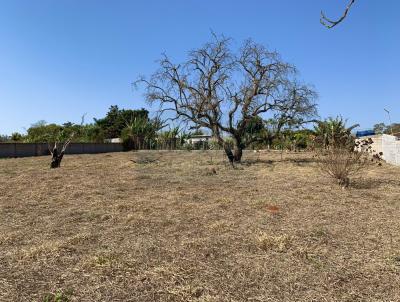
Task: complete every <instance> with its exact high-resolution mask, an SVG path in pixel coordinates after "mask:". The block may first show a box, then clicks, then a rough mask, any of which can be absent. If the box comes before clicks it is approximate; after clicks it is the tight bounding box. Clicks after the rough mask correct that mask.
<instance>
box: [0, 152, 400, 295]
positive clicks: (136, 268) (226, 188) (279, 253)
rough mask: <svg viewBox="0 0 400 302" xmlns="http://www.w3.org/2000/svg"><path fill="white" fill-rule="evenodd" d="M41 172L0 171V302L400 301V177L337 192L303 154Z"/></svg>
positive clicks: (35, 167)
mask: <svg viewBox="0 0 400 302" xmlns="http://www.w3.org/2000/svg"><path fill="white" fill-rule="evenodd" d="M257 159H258V160H257ZM49 162H50V159H49V158H48V157H37V158H22V159H3V160H0V191H1V194H0V301H53V300H55V298H56V297H55V296H57V299H58V300H57V301H107V302H108V301H140V302H145V301H203V302H205V301H208V302H211V301H215V302H217V301H291V302H292V301H308V302H309V301H318V302H320V301H349V302H353V301H400V168H396V167H392V166H388V165H383V166H381V167H378V166H374V167H371V168H370V169H369V170H367V171H366V172H365V173H364V174H363V175H361V176H360V177H359V178H357V179H355V180H354V181H353V182H352V184H351V187H350V188H349V189H348V190H342V189H341V188H340V187H339V186H337V185H336V184H335V183H334V182H332V181H331V180H330V179H328V178H326V177H325V176H323V175H321V174H320V173H319V171H318V169H317V165H316V163H315V161H314V159H313V157H312V156H311V155H310V154H306V153H301V154H300V153H297V154H296V153H293V154H284V155H283V158H282V159H281V157H280V154H276V153H262V154H255V153H250V152H248V153H245V155H244V163H243V164H242V165H241V166H240V167H238V168H237V169H232V168H231V167H229V165H227V164H226V162H223V157H222V154H221V152H220V151H218V152H216V151H210V152H129V153H113V154H101V155H69V156H66V157H65V158H64V161H63V163H62V167H61V168H60V169H54V170H50V169H49Z"/></svg>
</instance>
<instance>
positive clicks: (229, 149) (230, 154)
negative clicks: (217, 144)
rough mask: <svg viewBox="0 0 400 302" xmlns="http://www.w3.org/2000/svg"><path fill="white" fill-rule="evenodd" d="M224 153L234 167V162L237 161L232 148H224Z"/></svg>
mask: <svg viewBox="0 0 400 302" xmlns="http://www.w3.org/2000/svg"><path fill="white" fill-rule="evenodd" d="M224 151H225V154H226V156H227V157H228V159H229V162H230V163H231V165H232V166H233V162H234V161H235V156H234V155H233V153H232V150H231V148H230V147H229V146H224Z"/></svg>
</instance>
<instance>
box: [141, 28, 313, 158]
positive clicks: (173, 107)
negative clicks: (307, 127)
mask: <svg viewBox="0 0 400 302" xmlns="http://www.w3.org/2000/svg"><path fill="white" fill-rule="evenodd" d="M230 46H231V39H229V38H225V37H223V36H216V35H213V40H212V41H211V42H208V43H206V44H205V45H204V46H203V47H201V48H198V49H195V50H192V51H191V52H189V55H188V58H187V60H186V61H185V62H184V63H182V64H175V63H173V62H172V61H171V60H170V58H169V57H168V56H166V55H164V56H163V58H162V60H160V68H159V69H158V71H156V72H155V73H154V74H153V75H152V76H151V77H150V78H149V79H146V78H145V77H141V78H140V79H139V80H138V81H137V82H136V83H142V84H143V83H144V84H145V88H146V92H145V95H146V99H147V101H148V102H150V104H153V103H157V104H159V105H160V112H162V113H166V112H172V114H173V116H172V117H170V119H181V120H184V121H186V122H188V123H191V124H194V125H196V126H198V127H205V128H208V129H210V130H211V132H212V134H213V136H214V137H215V138H216V139H217V141H218V143H219V144H220V146H221V147H223V148H224V150H225V152H226V155H227V156H228V158H229V160H230V161H231V162H233V161H236V162H239V161H240V160H241V157H242V151H243V149H244V148H245V147H246V145H248V144H250V143H251V142H252V139H246V140H244V136H245V135H246V128H247V126H248V125H249V123H250V122H251V121H252V120H253V119H254V118H255V117H258V116H266V115H269V116H273V115H277V114H278V115H280V116H281V117H282V119H281V122H282V123H288V122H290V121H293V120H294V119H300V116H310V115H313V114H315V111H316V110H315V108H316V107H315V104H314V99H315V96H316V94H315V93H314V92H313V91H312V89H310V88H309V87H307V86H306V85H300V84H298V83H296V82H295V81H294V75H295V68H294V67H293V66H292V65H290V64H288V63H285V62H283V61H282V60H281V59H280V57H279V55H278V54H277V53H276V52H274V51H269V50H268V49H266V48H265V47H264V46H262V45H260V44H257V43H254V42H253V41H251V40H247V41H245V42H244V44H243V46H242V47H241V48H240V49H239V51H238V52H237V53H234V52H233V51H232V50H231V48H230ZM224 134H229V135H230V136H231V137H232V138H233V142H234V147H233V150H232V149H231V148H230V146H229V145H227V144H225V142H224ZM254 139H256V138H254Z"/></svg>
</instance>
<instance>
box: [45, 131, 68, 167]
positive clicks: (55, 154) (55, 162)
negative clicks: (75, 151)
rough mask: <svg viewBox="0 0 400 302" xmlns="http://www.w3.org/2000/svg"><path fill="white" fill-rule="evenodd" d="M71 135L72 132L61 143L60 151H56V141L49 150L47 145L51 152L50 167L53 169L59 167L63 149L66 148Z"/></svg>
mask: <svg viewBox="0 0 400 302" xmlns="http://www.w3.org/2000/svg"><path fill="white" fill-rule="evenodd" d="M73 136H74V134H72V135H71V136H70V138H69V139H68V140H67V141H66V142H64V143H63V145H62V148H61V151H60V152H59V151H58V148H57V142H55V143H54V147H53V150H51V149H50V147H49V151H50V153H51V164H50V168H52V169H54V168H59V167H60V165H61V161H62V159H63V157H64V153H65V150H66V149H67V147H68V145H69V144H70V143H71V141H72V138H73Z"/></svg>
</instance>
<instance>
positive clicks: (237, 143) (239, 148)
mask: <svg viewBox="0 0 400 302" xmlns="http://www.w3.org/2000/svg"><path fill="white" fill-rule="evenodd" d="M233 142H234V145H233V158H234V161H235V162H237V163H240V161H241V160H242V155H243V147H244V146H243V144H242V142H241V140H240V139H238V138H234V139H233Z"/></svg>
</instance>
